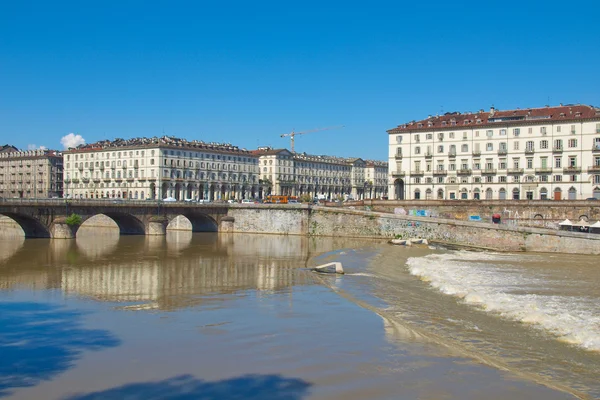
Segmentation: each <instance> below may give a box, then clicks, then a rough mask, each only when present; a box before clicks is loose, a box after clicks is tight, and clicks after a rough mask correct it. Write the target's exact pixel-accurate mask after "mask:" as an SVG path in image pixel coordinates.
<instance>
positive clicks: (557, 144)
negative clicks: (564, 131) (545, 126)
mask: <svg viewBox="0 0 600 400" xmlns="http://www.w3.org/2000/svg"><path fill="white" fill-rule="evenodd" d="M554 148H555V149H557V150H562V148H563V145H562V139H556V140H555V141H554Z"/></svg>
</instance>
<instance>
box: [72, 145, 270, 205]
mask: <svg viewBox="0 0 600 400" xmlns="http://www.w3.org/2000/svg"><path fill="white" fill-rule="evenodd" d="M64 163H65V178H64V182H65V196H67V197H74V198H123V199H142V200H144V199H164V198H167V197H172V198H175V199H177V200H184V199H208V200H217V199H223V200H226V199H242V198H254V197H261V196H262V194H263V192H264V191H265V190H266V189H267V187H266V185H261V184H260V183H259V180H258V159H257V158H256V157H254V156H253V155H252V154H251V153H250V152H249V151H247V150H243V149H240V148H238V147H237V146H233V145H231V144H226V143H205V142H201V141H197V140H194V141H187V140H185V139H179V138H174V137H168V136H164V137H161V138H157V137H153V138H135V139H127V140H125V139H116V140H114V141H101V142H97V143H92V144H89V145H84V146H79V147H77V148H74V149H69V150H68V151H65V160H64Z"/></svg>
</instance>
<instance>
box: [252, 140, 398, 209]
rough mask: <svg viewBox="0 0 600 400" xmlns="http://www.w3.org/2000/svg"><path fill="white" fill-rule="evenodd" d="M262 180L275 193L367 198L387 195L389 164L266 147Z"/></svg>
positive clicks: (262, 156) (262, 150)
mask: <svg viewBox="0 0 600 400" xmlns="http://www.w3.org/2000/svg"><path fill="white" fill-rule="evenodd" d="M253 154H254V155H256V156H257V157H259V158H260V161H259V165H260V179H261V182H267V183H268V184H270V185H272V189H271V190H272V194H277V195H290V196H302V195H310V196H311V197H323V198H327V199H330V200H334V199H348V198H353V199H364V198H375V197H384V196H386V195H387V174H388V171H387V163H386V162H383V161H364V160H362V159H360V158H341V157H334V156H323V155H320V156H317V155H310V154H306V153H292V152H290V151H289V150H286V149H272V148H270V147H262V148H259V149H258V150H256V151H253Z"/></svg>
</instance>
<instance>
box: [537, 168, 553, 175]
mask: <svg viewBox="0 0 600 400" xmlns="http://www.w3.org/2000/svg"><path fill="white" fill-rule="evenodd" d="M535 173H536V174H551V173H552V168H548V167H546V168H536V169H535Z"/></svg>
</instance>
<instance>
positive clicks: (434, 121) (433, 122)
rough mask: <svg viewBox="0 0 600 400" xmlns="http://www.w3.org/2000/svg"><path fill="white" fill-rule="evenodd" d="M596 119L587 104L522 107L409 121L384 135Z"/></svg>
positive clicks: (595, 111)
mask: <svg viewBox="0 0 600 400" xmlns="http://www.w3.org/2000/svg"><path fill="white" fill-rule="evenodd" d="M592 118H598V119H600V109H598V108H595V107H592V106H587V105H566V106H563V105H561V106H558V107H542V108H524V109H517V110H506V111H502V110H495V109H494V108H492V109H491V110H490V111H489V112H484V111H483V110H481V111H480V112H477V113H466V114H461V113H459V112H453V113H446V114H444V115H439V116H435V117H429V118H427V119H424V120H421V121H412V122H409V123H406V124H402V125H398V126H397V127H396V128H393V129H390V130H388V131H387V132H388V133H399V132H406V131H419V130H423V131H426V130H434V129H449V128H451V127H453V126H456V128H457V129H460V128H463V127H471V126H474V125H475V126H477V125H493V124H496V123H523V122H538V123H540V122H544V121H552V122H556V121H569V120H581V119H592Z"/></svg>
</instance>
